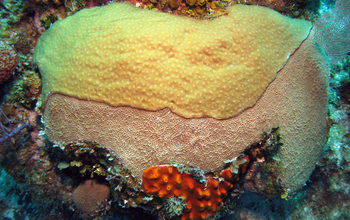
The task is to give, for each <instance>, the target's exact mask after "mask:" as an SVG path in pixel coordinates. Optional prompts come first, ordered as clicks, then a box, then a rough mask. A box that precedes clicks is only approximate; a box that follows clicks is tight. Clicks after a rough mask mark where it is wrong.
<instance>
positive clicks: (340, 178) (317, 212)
mask: <svg viewBox="0 0 350 220" xmlns="http://www.w3.org/2000/svg"><path fill="white" fill-rule="evenodd" d="M130 2H131V3H132V4H134V5H136V6H137V7H140V8H145V10H159V11H163V12H166V13H173V14H176V15H178V16H189V17H195V18H196V19H215V18H216V17H219V16H222V15H224V14H225V13H226V11H225V7H227V6H229V5H232V4H237V3H240V4H249V5H251V4H253V5H262V6H266V7H269V8H272V9H274V10H277V11H278V12H280V13H282V14H284V15H287V16H290V17H295V18H303V19H307V20H310V21H313V22H319V21H322V22H323V24H328V27H325V29H326V31H327V30H329V32H331V30H333V32H334V33H332V34H330V35H332V36H333V38H332V39H331V40H329V41H327V42H326V44H327V45H328V46H327V48H328V49H327V48H324V50H325V53H327V52H328V58H329V61H330V65H331V74H330V80H329V83H330V90H329V106H328V115H329V118H328V123H329V134H328V141H327V144H326V145H325V146H324V150H323V153H322V156H321V158H320V159H319V161H318V163H317V165H316V169H315V170H314V171H313V173H312V175H311V176H310V178H309V180H308V181H307V183H306V185H305V186H304V187H303V188H302V189H300V190H299V191H297V192H296V193H295V194H292V195H288V194H286V193H281V192H280V191H279V189H278V187H277V186H276V185H273V183H271V185H269V184H270V183H261V182H259V181H262V180H261V179H256V180H255V184H256V185H263V186H264V187H266V188H265V190H264V191H263V192H264V193H260V194H257V193H253V192H249V191H248V190H245V189H247V187H246V188H244V187H237V188H236V189H235V191H234V192H232V195H231V197H230V199H228V200H229V201H225V206H223V207H222V208H221V210H220V212H219V213H218V214H217V215H216V218H217V219H227V220H228V219H350V147H349V144H350V120H349V115H350V75H349V74H350V54H349V52H350V38H349V35H350V4H349V0H338V2H336V1H332V0H322V1H319V0H307V1H303V0H244V1H241V0H233V1H231V0H230V1H228V0H219V1H210V0H208V1H203V0H197V1H195V0H194V1H193V0H186V1H181V0H180V1H178V0H169V1H166V0H165V1H164V2H161V1H154V0H151V1H149V0H142V1H137V0H135V1H130ZM108 3H109V1H107V0H52V1H49V0H32V1H29V0H0V55H1V57H0V119H1V121H0V218H1V219H3V220H5V219H6V220H7V219H16V220H21V219H67V220H68V219H157V218H158V217H156V215H154V213H152V212H151V211H150V210H152V209H157V210H158V209H161V206H162V204H161V203H153V204H152V205H150V206H153V207H148V206H147V204H146V205H144V206H143V205H142V204H141V205H139V204H138V203H137V196H138V195H137V193H136V192H135V190H133V187H134V185H133V184H135V182H133V181H130V182H129V179H130V178H129V173H128V170H127V169H126V168H125V170H123V169H124V168H121V170H117V171H116V170H115V171H110V170H107V168H106V167H108V164H107V163H109V162H108V161H110V162H111V163H112V162H113V161H115V158H113V156H112V155H110V154H109V153H108V152H106V151H105V149H103V148H101V147H100V146H99V145H98V144H96V143H88V142H86V143H80V144H81V145H77V144H75V145H74V144H71V145H70V146H65V148H64V147H63V148H59V147H53V146H52V143H49V142H48V140H46V139H45V138H44V137H43V136H41V130H42V129H43V124H42V122H41V116H42V111H41V108H40V107H39V106H40V104H41V97H40V95H41V78H40V74H39V71H38V70H37V69H35V68H34V67H33V64H32V58H33V53H34V48H35V45H36V43H37V41H38V39H39V37H40V35H41V34H42V33H43V32H44V31H45V30H46V29H48V28H50V26H51V24H52V23H54V22H55V21H56V20H58V19H64V18H65V17H67V16H70V15H72V14H74V13H76V12H77V11H79V10H82V9H84V8H91V7H99V6H102V5H104V4H108ZM334 5H335V6H334ZM334 7H336V10H334ZM325 15H326V16H325ZM332 19H333V20H332ZM327 28H328V29H327ZM335 32H336V33H335ZM339 45H341V46H339ZM329 48H341V49H339V50H338V51H336V53H332V50H331V49H329ZM6 62H9V63H6ZM11 62H12V63H11ZM6 68H7V69H6ZM1 71H2V72H1ZM84 149H90V150H91V149H93V150H94V154H93V155H90V154H89V153H86V152H87V151H84ZM60 158H65V161H70V163H69V164H68V163H62V162H60V161H62V160H60ZM101 160H105V161H107V162H106V163H104V164H103V163H101V162H100V161H101ZM81 161H82V162H81ZM67 167H70V170H69V171H67V169H66V168H67ZM113 172H114V173H116V176H117V178H116V177H111V175H110V174H111V173H113ZM265 172H266V173H267V175H268V174H269V173H270V174H271V173H273V172H274V171H273V170H269V169H268V167H267V166H265ZM87 176H91V177H92V176H95V177H96V179H100V180H101V181H106V179H107V181H111V186H117V187H115V188H113V187H112V188H113V189H112V191H113V190H114V191H113V192H112V194H113V196H114V199H113V198H107V199H106V200H105V201H104V202H102V204H99V208H98V210H95V213H93V214H91V213H89V214H86V213H84V212H83V211H81V210H78V209H77V207H76V206H75V204H74V202H73V201H72V198H71V197H72V193H73V190H74V188H76V186H77V185H78V183H81V182H82V180H85V179H88V178H87ZM128 178H129V179H128ZM267 179H268V178H267ZM113 181H114V182H113ZM116 181H119V182H122V183H120V184H116V185H113V184H115V182H116ZM123 181H125V182H123ZM243 181H244V180H243ZM119 182H118V183H119ZM121 186H123V187H124V188H123V189H122V188H121ZM254 187H256V186H254ZM248 188H249V187H248ZM108 192H109V191H108ZM115 198H119V200H118V199H115ZM157 205H158V206H159V207H157ZM159 218H160V219H162V216H161V217H159ZM175 218H176V216H175Z"/></svg>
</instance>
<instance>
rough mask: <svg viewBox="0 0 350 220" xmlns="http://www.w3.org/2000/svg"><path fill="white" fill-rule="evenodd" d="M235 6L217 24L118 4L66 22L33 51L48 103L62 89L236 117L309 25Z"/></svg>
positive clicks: (117, 102) (110, 100) (191, 113)
mask: <svg viewBox="0 0 350 220" xmlns="http://www.w3.org/2000/svg"><path fill="white" fill-rule="evenodd" d="M228 11H229V15H228V16H222V17H220V18H217V19H215V20H210V21H209V20H196V19H191V18H187V17H180V16H174V15H169V14H165V13H160V12H154V11H148V10H141V9H138V8H135V7H133V6H131V5H128V4H123V3H115V4H110V5H107V6H103V7H96V8H92V9H85V10H82V11H80V12H79V13H77V14H75V15H73V16H71V17H68V18H66V19H64V20H61V21H58V22H56V23H55V24H54V25H53V26H52V27H51V28H50V29H49V30H48V31H46V32H45V33H44V34H43V35H42V36H41V37H40V39H39V42H38V44H37V46H36V49H35V54H34V63H35V64H36V65H37V66H38V67H39V70H40V73H41V75H42V80H43V100H44V101H45V99H46V97H47V96H48V95H49V94H53V93H60V94H63V95H68V96H71V97H76V98H79V99H84V100H93V101H97V102H103V103H107V104H109V105H112V106H116V107H118V106H129V107H135V108H139V109H144V110H160V109H163V108H166V107H167V108H170V109H171V110H172V112H174V113H176V114H178V115H180V116H183V117H185V118H193V117H213V118H216V119H226V118H230V117H233V116H236V115H238V114H239V113H241V112H242V111H243V110H244V109H246V108H249V107H252V106H253V105H254V104H255V103H256V101H257V100H258V99H259V97H260V96H261V95H262V93H263V92H264V91H265V89H266V87H267V86H268V85H269V84H270V83H271V82H272V81H273V80H274V78H275V77H276V73H277V72H278V71H279V70H280V69H281V68H282V67H283V66H284V64H285V63H286V61H287V60H288V58H289V56H290V54H291V53H293V52H294V51H295V49H297V48H298V47H299V46H300V44H301V43H302V41H303V40H304V39H306V38H307V36H308V34H309V31H310V28H311V23H310V22H308V21H304V20H299V19H291V18H287V17H285V16H282V15H280V14H279V13H277V12H275V11H273V10H271V9H268V8H264V7H259V6H245V5H235V6H232V7H230V8H229V9H228Z"/></svg>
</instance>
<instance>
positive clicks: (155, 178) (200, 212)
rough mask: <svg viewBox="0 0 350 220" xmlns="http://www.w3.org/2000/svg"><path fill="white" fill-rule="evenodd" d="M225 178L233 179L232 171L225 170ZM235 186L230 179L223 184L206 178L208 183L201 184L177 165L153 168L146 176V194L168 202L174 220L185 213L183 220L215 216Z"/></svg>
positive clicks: (146, 171)
mask: <svg viewBox="0 0 350 220" xmlns="http://www.w3.org/2000/svg"><path fill="white" fill-rule="evenodd" d="M222 177H223V178H226V179H231V180H232V174H231V172H230V169H227V170H225V171H224V172H223V175H222ZM235 178H237V175H235ZM232 187H233V185H232V184H231V183H230V182H228V181H226V180H222V181H219V180H215V179H213V178H210V177H208V178H207V179H206V183H201V182H199V181H198V180H195V179H194V177H193V176H192V175H190V174H187V173H186V172H184V171H183V170H181V169H180V170H179V169H178V168H176V167H173V166H155V167H149V168H147V169H146V170H145V171H144V173H143V175H142V188H143V189H144V191H145V193H147V194H149V195H155V196H158V197H160V198H163V199H167V200H168V203H167V207H166V209H167V212H168V214H169V215H170V217H173V216H174V215H175V214H174V213H176V215H180V214H181V220H186V219H205V218H207V217H208V216H209V215H214V214H215V213H216V212H217V211H219V209H220V206H221V205H222V201H223V199H224V198H225V197H226V195H227V192H228V190H229V189H230V188H232ZM176 198H177V199H176ZM169 201H170V202H169Z"/></svg>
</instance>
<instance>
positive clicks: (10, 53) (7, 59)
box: [0, 40, 19, 84]
mask: <svg viewBox="0 0 350 220" xmlns="http://www.w3.org/2000/svg"><path fill="white" fill-rule="evenodd" d="M18 60H19V59H18V56H17V54H16V52H15V50H14V49H13V48H11V47H10V46H9V45H7V44H6V43H5V42H3V41H2V40H0V84H2V83H3V82H5V81H6V80H8V79H9V78H10V77H11V76H12V73H13V72H14V71H15V69H16V66H17V64H18Z"/></svg>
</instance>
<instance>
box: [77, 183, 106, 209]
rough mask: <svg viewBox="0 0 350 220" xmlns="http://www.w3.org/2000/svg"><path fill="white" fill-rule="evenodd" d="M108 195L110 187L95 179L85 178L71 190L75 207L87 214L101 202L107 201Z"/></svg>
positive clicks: (97, 207)
mask: <svg viewBox="0 0 350 220" xmlns="http://www.w3.org/2000/svg"><path fill="white" fill-rule="evenodd" d="M109 197H110V188H109V186H107V185H105V184H101V183H98V182H97V180H96V179H90V180H86V181H85V182H84V183H81V184H80V185H79V186H78V187H77V188H76V189H75V190H74V191H73V196H72V199H73V202H74V204H75V205H76V206H77V208H78V209H79V210H80V211H82V212H84V213H86V214H88V213H94V212H96V211H97V210H98V209H99V205H100V204H101V203H102V202H107V200H108V199H109Z"/></svg>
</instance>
